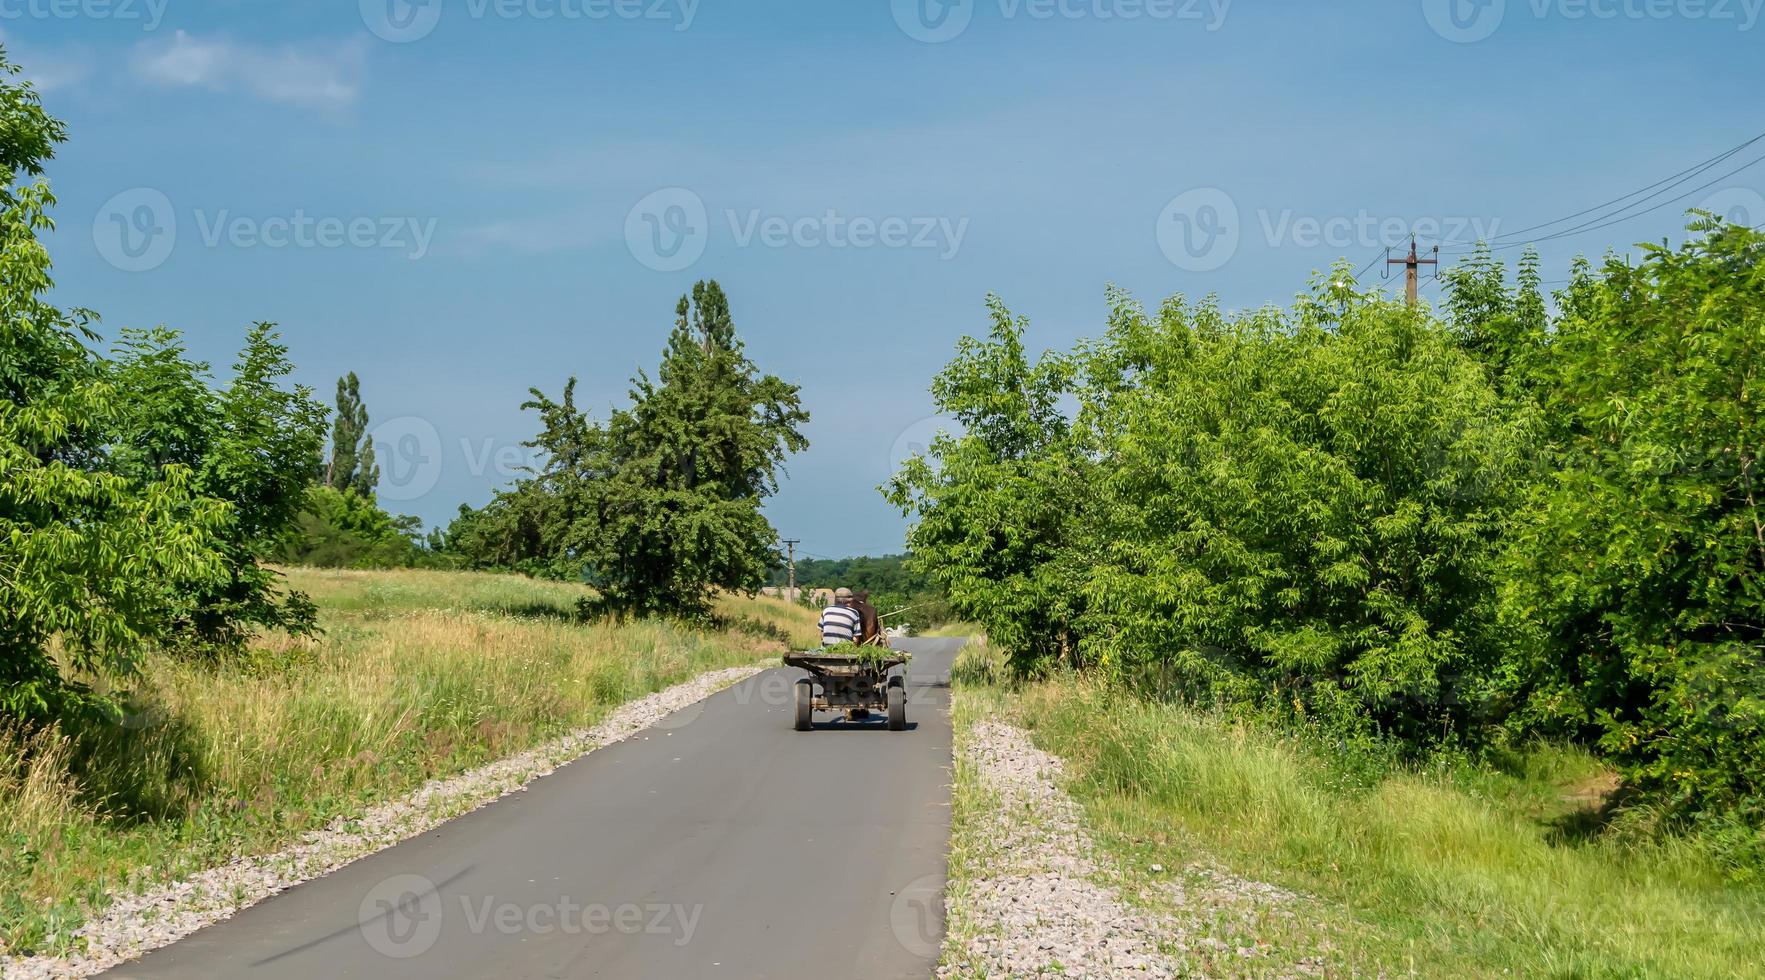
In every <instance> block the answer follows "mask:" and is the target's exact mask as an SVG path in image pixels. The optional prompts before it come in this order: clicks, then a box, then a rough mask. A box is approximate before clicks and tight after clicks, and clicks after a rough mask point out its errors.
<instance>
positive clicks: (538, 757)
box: [0, 665, 763, 980]
mask: <svg viewBox="0 0 1765 980" xmlns="http://www.w3.org/2000/svg"><path fill="white" fill-rule="evenodd" d="M762 669H763V668H762V667H760V666H758V665H756V666H746V667H731V668H728V669H726V670H718V671H712V672H710V673H706V674H702V675H700V676H699V677H696V678H694V679H693V680H690V681H687V682H685V683H682V684H677V685H675V686H674V687H671V688H668V689H666V690H663V691H658V692H656V693H654V694H651V695H648V696H646V697H643V698H639V699H638V700H636V701H632V702H629V703H627V704H624V705H621V706H620V707H618V708H615V709H614V710H613V711H612V713H611V714H609V715H608V716H607V717H606V718H605V719H603V720H602V721H601V722H600V723H599V724H597V725H595V726H593V727H591V728H585V729H581V730H578V731H575V732H572V733H570V734H568V735H564V736H562V737H559V738H556V739H553V740H551V741H549V742H547V743H545V744H543V745H540V746H538V747H536V748H533V749H529V750H527V751H525V752H521V753H519V754H516V755H513V756H509V757H508V758H505V759H501V760H499V761H497V762H493V763H490V764H489V765H485V766H481V767H479V768H477V769H473V770H470V771H468V772H465V773H461V774H459V775H457V776H452V777H449V778H447V779H438V780H432V781H431V782H429V783H427V784H425V785H424V786H422V787H421V788H419V789H417V790H416V791H415V792H412V793H410V794H409V795H407V796H404V797H402V798H399V799H396V800H391V801H388V802H386V803H383V804H380V805H379V806H376V807H373V808H371V809H370V810H368V811H367V812H366V813H365V814H363V815H362V816H361V817H360V818H359V819H356V820H350V821H340V822H338V823H335V824H333V825H331V826H329V827H326V828H325V829H324V830H320V831H316V832H314V833H310V834H307V835H306V836H305V837H303V838H302V839H301V841H300V842H299V843H297V844H295V845H294V846H292V847H289V848H286V849H284V850H281V851H277V852H274V853H271V854H265V855H256V856H250V857H241V858H238V859H236V860H234V861H232V862H230V863H228V864H226V865H223V866H220V867H217V868H212V869H209V870H207V871H204V872H201V873H199V874H196V875H193V876H191V877H189V878H186V879H184V880H182V881H179V882H176V883H174V884H172V885H169V886H166V887H163V888H157V889H154V890H152V891H149V892H146V893H143V894H140V895H134V896H128V897H122V898H119V899H118V900H117V901H116V902H115V903H113V904H112V905H111V906H110V907H109V908H108V909H106V910H105V911H104V912H102V913H100V914H98V915H96V916H94V917H93V918H92V919H91V920H90V921H89V922H87V923H86V924H85V925H84V926H83V927H81V929H80V930H79V935H80V936H81V937H83V938H84V940H85V945H86V949H85V951H84V952H82V953H79V954H75V955H71V956H66V957H50V956H35V957H8V958H4V959H0V978H5V980H15V978H16V980H27V978H28V980H39V978H50V977H57V978H59V977H88V976H92V975H95V974H97V973H100V972H102V971H104V970H106V969H109V968H110V967H112V966H115V965H117V964H119V963H123V962H126V961H128V960H131V959H134V958H136V957H138V956H140V955H142V954H143V953H146V952H148V951H151V950H154V949H158V948H160V947H163V946H167V945H169V944H171V943H173V942H176V941H177V940H179V939H181V938H183V937H185V936H188V935H190V934H191V933H194V932H196V931H197V930H198V929H201V928H203V927H204V926H208V925H211V924H213V923H216V922H219V921H222V920H224V919H227V918H229V917H231V916H233V915H234V914H236V913H237V912H239V911H241V910H242V909H245V908H249V907H250V906H253V905H256V904H257V903H259V902H261V901H263V900H264V899H267V898H269V897H271V896H273V895H276V894H278V893H280V892H283V891H285V890H287V889H289V888H291V887H293V886H295V885H298V884H300V883H302V882H305V881H310V880H312V879H314V878H318V877H321V876H323V875H326V874H329V873H331V872H333V871H335V870H337V869H339V868H342V867H343V866H345V865H347V864H349V863H351V862H353V861H355V860H357V859H359V858H362V857H365V856H367V855H369V854H373V853H375V852H377V851H380V850H383V849H385V848H388V847H391V846H392V845H394V844H397V843H399V842H400V841H404V840H407V839H409V838H411V837H415V836H416V835H418V834H421V833H423V832H425V831H427V830H430V829H432V828H434V827H436V826H438V825H440V824H442V823H444V822H446V821H448V820H451V819H453V818H454V817H458V816H460V815H462V814H465V813H469V812H471V811H473V810H477V809H479V808H480V807H483V806H486V805H488V804H490V803H493V802H495V801H496V800H499V799H501V798H503V797H505V796H508V795H510V794H512V793H518V792H521V791H523V790H525V789H526V788H527V786H528V785H529V784H530V783H532V782H533V781H534V780H536V779H538V778H540V777H541V776H544V775H547V774H548V773H551V772H552V771H554V770H556V769H557V768H558V767H559V766H562V765H564V764H565V763H568V762H571V761H574V760H576V759H578V758H581V757H582V756H584V755H586V754H587V753H589V752H592V751H594V750H595V749H597V748H600V747H602V746H606V745H611V744H613V743H615V742H619V741H622V740H624V739H626V738H629V737H631V736H632V735H635V734H637V733H638V732H641V731H643V730H644V729H646V728H648V727H649V726H651V725H653V724H655V723H656V722H657V721H659V720H660V719H662V718H664V717H666V716H667V715H669V714H672V713H673V712H675V711H678V710H680V709H682V708H685V707H688V706H690V705H692V704H695V703H697V702H699V701H702V700H704V699H705V698H707V697H710V696H711V695H712V694H715V693H717V692H718V691H721V690H723V689H725V688H728V687H731V686H733V685H735V684H737V683H740V682H741V681H743V680H746V679H747V678H749V677H751V676H753V675H754V674H757V673H759V672H760V671H761V670H762Z"/></svg>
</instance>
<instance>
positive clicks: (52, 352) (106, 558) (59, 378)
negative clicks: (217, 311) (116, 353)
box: [0, 52, 228, 719]
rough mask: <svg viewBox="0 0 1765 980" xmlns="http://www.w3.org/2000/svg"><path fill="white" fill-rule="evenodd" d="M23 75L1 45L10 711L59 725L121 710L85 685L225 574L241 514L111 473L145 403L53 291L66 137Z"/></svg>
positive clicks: (0, 478)
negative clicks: (47, 237)
mask: <svg viewBox="0 0 1765 980" xmlns="http://www.w3.org/2000/svg"><path fill="white" fill-rule="evenodd" d="M17 74H18V69H17V68H16V67H15V66H12V65H10V64H8V63H6V62H5V59H4V55H3V52H0V712H4V713H6V714H10V715H13V716H18V717H24V718H27V719H48V718H52V717H55V716H58V715H63V714H67V713H72V712H108V711H114V710H115V709H114V707H113V706H112V705H111V704H110V703H109V702H108V701H106V700H105V699H103V698H101V697H98V696H96V695H94V694H93V693H92V690H91V689H90V687H88V686H87V685H86V684H84V683H83V680H82V676H83V675H87V676H89V675H90V674H92V673H99V672H104V673H115V672H120V671H124V670H127V669H128V667H129V666H130V664H131V663H132V661H133V658H134V657H135V656H136V655H137V653H138V652H139V651H140V650H141V648H142V647H143V645H144V644H145V643H146V642H148V641H149V640H151V639H153V638H154V637H156V636H159V635H161V634H162V632H163V631H164V630H165V629H166V625H167V624H166V620H167V616H168V609H169V603H168V600H169V599H170V598H171V597H172V589H171V587H170V583H174V582H187V581H202V580H210V579H218V578H219V577H220V576H222V575H223V574H224V567H223V563H222V560H221V557H220V555H219V553H218V549H217V547H216V545H217V539H218V535H219V534H220V532H221V530H222V527H223V525H224V522H225V521H226V519H227V517H228V514H227V511H228V508H227V506H226V505H225V504H224V503H221V502H219V501H215V500H210V499H206V498H203V497H202V496H201V495H200V494H199V493H197V492H196V490H195V487H194V474H193V473H192V471H191V469H190V468H189V467H188V466H185V465H181V464H177V463H171V464H168V465H165V466H162V467H160V468H159V471H158V474H157V475H156V476H155V477H153V478H151V479H147V480H141V481H137V480H131V479H129V478H127V477H124V476H121V475H118V474H116V473H112V472H107V471H106V470H105V463H106V457H105V453H104V448H105V440H106V435H107V433H108V432H110V431H113V430H114V429H115V427H116V426H117V424H118V423H119V422H120V421H121V420H122V419H124V418H126V416H127V414H128V413H129V411H130V409H131V406H129V405H127V404H125V403H124V402H123V400H122V399H121V398H120V397H119V394H118V392H117V390H116V387H115V385H114V384H112V383H111V381H110V380H109V379H108V378H107V377H106V373H105V371H104V369H103V367H102V365H101V364H100V362H99V359H98V358H97V357H96V356H95V355H94V354H93V353H92V351H91V350H90V349H89V348H88V347H87V346H86V345H87V343H88V342H89V341H91V340H93V339H95V337H94V335H93V334H92V332H91V330H90V328H89V323H90V319H91V317H90V314H88V313H85V312H83V311H74V312H71V313H70V312H64V311H62V310H60V309H58V308H56V307H54V306H52V305H50V304H49V303H48V302H47V301H46V300H45V299H44V298H43V297H44V294H45V293H46V292H47V291H48V290H49V289H50V287H51V285H52V279H51V276H50V262H49V255H48V252H47V251H46V250H45V249H44V247H43V244H42V242H41V241H40V240H39V238H38V235H39V233H41V232H43V231H45V230H47V229H48V228H49V227H50V219H49V217H48V209H49V208H50V207H51V206H52V205H53V203H54V197H53V196H52V195H51V194H50V192H49V188H48V185H47V184H46V183H45V182H43V181H42V180H40V179H35V178H36V177H37V175H39V174H41V173H42V167H43V163H44V161H46V160H47V159H48V158H49V157H50V155H51V153H52V152H53V149H54V146H55V144H57V143H59V142H61V141H62V140H63V138H64V131H63V128H62V125H61V123H60V122H58V121H56V120H54V119H53V118H51V117H50V116H48V114H47V113H45V112H44V111H43V109H42V107H41V104H40V102H39V100H38V98H37V94H36V92H35V91H33V90H32V88H31V86H30V85H29V84H28V83H20V82H18V81H16V76H17ZM52 639H59V641H60V645H61V648H62V657H63V658H64V659H65V662H66V663H67V665H68V666H69V667H71V668H72V672H71V673H69V672H64V671H63V669H62V667H61V666H60V665H59V664H58V663H57V661H56V660H55V659H53V658H51V656H50V653H49V645H50V642H51V640H52Z"/></svg>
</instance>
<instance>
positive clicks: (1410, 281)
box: [1385, 238, 1440, 306]
mask: <svg viewBox="0 0 1765 980" xmlns="http://www.w3.org/2000/svg"><path fill="white" fill-rule="evenodd" d="M1385 264H1386V265H1388V266H1390V265H1401V266H1403V271H1404V296H1405V297H1406V298H1408V300H1409V304H1410V305H1411V306H1415V305H1416V303H1417V302H1418V300H1417V298H1416V288H1417V287H1418V286H1420V285H1421V282H1420V281H1419V280H1418V279H1417V276H1416V274H1417V273H1418V272H1419V271H1421V268H1422V266H1425V265H1432V266H1439V265H1440V246H1439V245H1436V246H1434V257H1433V258H1431V259H1422V258H1417V257H1416V240H1415V239H1414V238H1411V239H1410V254H1409V257H1408V258H1402V259H1386V260H1385Z"/></svg>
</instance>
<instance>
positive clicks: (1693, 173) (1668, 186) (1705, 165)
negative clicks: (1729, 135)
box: [1442, 133, 1765, 255]
mask: <svg viewBox="0 0 1765 980" xmlns="http://www.w3.org/2000/svg"><path fill="white" fill-rule="evenodd" d="M1760 140H1765V133H1760V134H1759V135H1757V136H1754V137H1753V138H1752V139H1749V140H1747V141H1746V142H1744V143H1740V144H1738V145H1736V146H1734V147H1732V148H1730V149H1728V150H1725V151H1723V152H1722V153H1719V154H1717V155H1716V156H1713V157H1711V158H1710V159H1708V160H1705V161H1702V162H1701V163H1698V164H1695V165H1693V166H1692V167H1690V168H1688V169H1685V170H1681V171H1680V172H1679V173H1676V174H1673V175H1672V176H1670V177H1666V178H1664V179H1662V180H1658V181H1656V182H1654V183H1652V184H1649V185H1647V186H1645V187H1642V188H1639V189H1637V190H1634V191H1631V192H1630V193H1628V194H1625V195H1623V196H1622V197H1618V198H1614V199H1612V200H1610V201H1607V202H1605V203H1604V204H1599V205H1596V206H1594V207H1591V208H1584V209H1582V210H1580V211H1577V212H1575V213H1574V214H1569V215H1565V216H1563V217H1561V218H1557V219H1555V220H1552V221H1546V222H1544V223H1543V224H1538V225H1533V226H1532V227H1530V228H1522V229H1521V230H1519V231H1516V232H1509V233H1508V234H1505V235H1498V236H1496V237H1495V239H1494V241H1491V242H1458V241H1449V242H1443V243H1442V244H1446V245H1458V246H1466V247H1462V248H1456V249H1452V250H1450V251H1449V253H1448V254H1452V255H1464V254H1468V253H1470V252H1473V251H1475V250H1476V248H1477V246H1479V245H1481V246H1484V247H1486V248H1488V249H1489V250H1490V251H1501V250H1503V249H1509V248H1519V247H1523V246H1526V245H1535V244H1538V243H1539V242H1548V241H1554V240H1556V239H1559V238H1567V237H1568V236H1570V235H1577V234H1580V233H1582V232H1586V231H1597V230H1599V229H1601V228H1610V227H1611V226H1613V225H1616V224H1619V223H1621V222H1625V221H1629V220H1631V219H1632V218H1640V217H1642V216H1643V215H1645V214H1652V213H1654V212H1655V211H1659V210H1660V209H1661V208H1664V207H1667V206H1668V205H1670V204H1674V203H1676V202H1678V201H1683V200H1685V199H1686V198H1688V197H1690V196H1692V195H1693V194H1696V193H1698V192H1699V191H1702V190H1705V189H1707V188H1709V187H1712V186H1714V185H1715V184H1718V183H1720V182H1722V181H1724V180H1727V179H1728V178H1730V177H1733V176H1734V175H1735V174H1738V173H1740V172H1741V171H1743V170H1746V169H1747V168H1749V167H1752V166H1754V165H1756V164H1758V163H1759V162H1760V161H1761V160H1765V156H1760V157H1755V158H1754V159H1752V160H1750V161H1748V162H1747V163H1744V164H1742V165H1740V166H1739V167H1736V168H1735V169H1733V170H1730V171H1728V172H1727V173H1725V174H1723V175H1721V176H1720V177H1717V178H1716V179H1714V180H1711V181H1708V182H1706V183H1703V184H1700V185H1698V186H1697V187H1694V188H1692V189H1691V190H1689V191H1686V192H1685V193H1683V194H1680V195H1679V196H1677V197H1673V198H1669V199H1668V200H1665V201H1662V202H1661V203H1659V204H1656V205H1654V206H1653V207H1649V208H1644V209H1642V210H1640V211H1633V210H1631V209H1632V208H1635V207H1637V206H1639V205H1641V204H1644V203H1646V202H1647V201H1649V200H1650V199H1652V198H1656V197H1659V196H1661V195H1662V194H1665V193H1667V192H1668V191H1670V190H1672V189H1673V188H1674V187H1677V186H1679V185H1680V184H1683V183H1685V182H1686V181H1688V180H1691V179H1694V178H1696V177H1699V176H1702V175H1703V174H1705V173H1707V172H1709V171H1710V170H1711V169H1712V168H1714V167H1715V166H1717V165H1718V164H1720V163H1721V162H1722V161H1724V160H1727V159H1729V158H1730V157H1733V156H1734V155H1735V154H1737V153H1739V152H1740V151H1742V150H1744V149H1746V148H1747V147H1749V146H1752V145H1753V144H1755V143H1757V142H1759V141H1760ZM1647 191H1653V193H1648V194H1646V196H1644V197H1642V198H1640V199H1639V200H1635V201H1631V202H1630V203H1628V204H1625V205H1623V206H1622V207H1619V208H1617V209H1615V210H1613V211H1609V212H1607V213H1605V214H1602V215H1599V216H1598V217H1595V218H1593V219H1591V220H1589V221H1584V222H1582V223H1581V224H1579V225H1575V226H1574V227H1571V228H1566V229H1564V230H1562V231H1558V232H1552V233H1551V234H1549V235H1544V236H1541V237H1538V238H1533V239H1527V240H1524V241H1504V239H1514V238H1516V237H1517V236H1520V235H1524V234H1526V233H1528V232H1532V231H1537V230H1539V229H1541V228H1549V227H1551V226H1552V225H1560V224H1562V223H1563V222H1565V221H1572V220H1574V219H1576V218H1579V217H1581V216H1583V215H1587V214H1592V213H1594V212H1596V211H1602V210H1604V209H1606V208H1608V207H1611V206H1612V205H1614V204H1617V203H1619V202H1621V201H1626V200H1629V199H1630V198H1633V197H1636V196H1637V195H1639V194H1644V192H1647ZM1627 211H1628V212H1629V213H1625V212H1627Z"/></svg>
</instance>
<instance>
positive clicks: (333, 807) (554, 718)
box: [0, 569, 814, 953]
mask: <svg viewBox="0 0 1765 980" xmlns="http://www.w3.org/2000/svg"><path fill="white" fill-rule="evenodd" d="M289 580H290V584H291V585H292V586H293V587H294V588H297V589H300V590H302V591H305V592H307V593H308V594H309V595H311V596H312V598H313V600H314V601H315V602H316V603H317V604H318V606H319V608H320V611H321V622H322V624H323V626H324V628H325V634H324V636H322V637H320V638H318V639H316V640H290V639H289V638H288V637H285V636H270V637H265V638H263V639H262V640H261V641H260V642H259V643H258V644H257V645H256V646H255V647H254V649H253V650H252V653H251V656H250V657H249V658H248V660H247V661H246V662H244V663H240V664H234V665H229V666H227V667H225V668H215V667H211V666H205V665H200V664H193V663H186V662H180V661H177V660H173V659H169V658H155V659H154V660H153V661H152V662H150V663H149V664H148V665H147V666H146V669H145V672H144V674H143V676H142V677H141V678H139V680H138V681H137V682H135V686H136V688H137V693H136V695H135V696H134V699H133V704H132V707H133V709H134V710H133V711H132V712H131V714H130V716H129V718H128V719H127V720H126V721H125V723H124V724H123V725H122V726H109V727H106V728H104V729H102V730H96V731H84V732H74V731H70V732H66V733H38V734H37V735H36V736H34V737H33V738H32V740H31V744H30V745H28V746H26V745H24V744H21V736H20V735H19V733H17V732H12V731H6V730H3V729H0V760H5V762H4V764H0V950H7V949H10V950H11V951H12V952H15V953H18V952H24V951H30V950H35V951H42V952H54V951H61V950H65V949H66V948H67V944H68V942H69V941H70V940H69V934H70V932H71V930H72V929H73V928H74V927H75V926H77V925H78V923H79V922H80V921H81V917H82V915H83V914H84V913H85V911H86V910H89V909H93V908H100V907H102V906H103V905H104V904H105V902H106V900H107V898H108V896H109V895H110V894H112V893H113V892H114V891H116V890H119V889H123V888H135V887H141V886H144V885H147V884H150V883H152V882H156V881H166V880H170V879H174V878H177V877H179V876H181V875H183V874H187V873H189V872H191V871H193V870H196V869H200V868H203V867H208V866H213V865H216V864H219V863H222V862H225V861H226V860H228V859H229V858H231V857H233V856H235V855H239V854H253V853H264V852H268V851H273V850H275V849H277V848H279V847H281V846H283V845H285V844H287V843H289V842H290V841H292V840H293V839H295V838H297V837H298V836H299V835H300V834H301V833H302V832H303V831H306V830H309V829H312V828H316V827H321V826H324V825H325V824H327V823H328V822H330V821H331V820H332V819H334V818H336V817H339V816H348V815H352V814H355V813H359V812H360V811H361V810H363V809H364V808H365V807H366V806H368V805H370V804H372V803H375V802H378V801H382V800H385V799H388V798H392V797H396V796H398V795H400V794H402V793H405V792H407V791H409V790H411V789H413V788H415V787H417V786H419V785H421V784H422V783H423V782H425V781H426V780H428V779H431V778H434V777H437V776H445V775H449V774H453V773H457V772H460V771H463V770H466V769H468V768H471V767H473V766H475V765H479V764H482V763H484V762H487V761H490V760H493V759H496V758H498V757H501V756H505V755H509V754H511V753H514V752H517V751H520V750H522V749H524V748H527V747H530V746H532V745H534V744H537V743H539V742H542V741H544V740H545V739H547V738H549V737H552V736H556V735H558V734H561V733H563V732H566V731H569V730H572V729H576V728H581V727H585V726H588V725H592V724H593V723H594V722H596V721H597V720H599V719H600V718H601V717H602V716H603V715H605V714H606V713H607V712H608V711H609V710H610V709H611V708H612V707H614V706H616V705H618V704H621V703H623V702H626V701H630V700H632V699H634V698H637V697H641V696H643V695H645V694H648V693H650V692H653V691H656V690H659V689H661V688H664V687H667V686H669V685H671V684H675V683H678V682H680V681H684V680H687V679H689V678H691V677H693V676H694V675H696V674H699V673H702V672H704V671H707V670H714V669H717V668H721V667H729V666H735V665H740V664H744V663H752V662H754V661H755V660H757V659H759V658H760V657H762V656H765V655H768V654H773V653H777V652H779V651H782V650H783V648H784V644H783V643H782V642H781V641H780V640H779V639H778V638H777V637H782V636H784V635H786V634H788V635H789V636H790V637H791V640H792V642H793V644H795V645H810V644H812V643H813V642H814V614H813V613H810V612H808V611H806V610H801V609H797V608H795V607H792V606H790V605H789V604H787V603H783V602H779V601H776V600H769V599H764V598H761V599H753V600H750V599H743V598H730V599H725V600H722V601H720V602H719V603H718V610H717V611H718V614H719V616H720V617H722V618H723V619H724V620H725V621H726V622H735V621H737V620H740V621H741V622H740V624H738V626H737V628H729V629H724V630H721V631H708V632H695V631H691V630H687V629H684V628H682V627H679V626H675V625H671V624H665V623H655V622H643V623H632V624H626V625H611V624H606V623H584V622H581V621H579V620H577V619H576V617H575V615H574V609H575V601H576V599H577V597H578V596H580V595H582V594H583V589H582V588H581V587H579V586H574V585H569V584H564V583H550V582H536V581H530V580H527V579H523V578H519V577H513V576H498V575H484V574H475V573H456V572H429V571H396V572H354V571H318V570H311V569H292V570H290V572H289ZM768 633H771V634H774V636H771V637H769V636H767V635H764V634H768ZM20 760H26V761H20Z"/></svg>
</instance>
